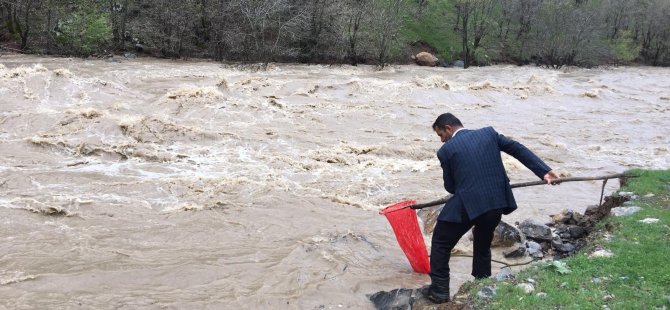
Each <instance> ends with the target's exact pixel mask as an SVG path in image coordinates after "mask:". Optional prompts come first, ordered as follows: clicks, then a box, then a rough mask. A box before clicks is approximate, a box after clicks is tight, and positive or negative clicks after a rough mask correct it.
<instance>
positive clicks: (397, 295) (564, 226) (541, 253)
mask: <svg viewBox="0 0 670 310" xmlns="http://www.w3.org/2000/svg"><path fill="white" fill-rule="evenodd" d="M631 198H637V197H636V196H635V195H634V194H633V193H629V192H620V193H618V194H617V195H612V196H607V197H605V198H604V201H603V203H602V204H600V205H593V206H589V207H588V208H587V209H586V211H585V213H584V214H581V213H579V212H575V211H574V210H570V209H565V210H563V211H561V212H560V213H558V214H555V215H552V216H551V220H550V221H549V222H548V223H540V222H538V221H534V220H525V221H523V222H521V223H516V226H512V225H510V224H507V223H505V222H501V223H500V225H499V226H498V228H497V229H496V231H495V232H494V240H493V242H492V246H493V247H508V248H509V249H510V250H508V251H504V252H503V253H504V255H505V257H506V258H510V259H512V258H517V259H519V258H526V259H527V263H532V262H540V261H543V260H544V261H548V262H551V264H554V265H555V266H556V268H563V266H562V265H561V263H560V261H559V260H560V259H562V258H565V257H570V256H572V255H574V254H576V253H577V252H578V251H579V250H581V249H583V248H584V247H586V246H587V245H589V243H590V241H592V240H594V238H595V237H596V236H598V230H597V228H596V227H597V226H596V224H597V223H599V222H600V221H602V220H603V219H604V218H606V217H607V216H620V215H627V214H631V213H634V212H636V211H637V210H639V208H637V207H627V206H624V204H625V203H626V202H627V201H629V200H631ZM437 214H439V209H436V210H430V211H424V212H420V213H419V217H420V218H421V219H422V220H423V221H424V233H432V229H431V228H430V227H432V225H434V221H435V217H436V215H437ZM455 255H456V256H457V255H459V254H458V253H456V254H455ZM593 255H596V256H597V255H605V256H606V255H608V252H607V251H606V250H600V251H596V252H594V253H593ZM525 264H526V263H520V264H513V263H510V264H509V266H517V265H525ZM494 278H495V280H496V281H506V282H509V283H510V284H513V285H516V286H518V287H519V288H521V289H523V290H524V291H529V292H531V293H532V291H533V290H534V287H533V283H532V282H533V281H532V279H529V280H530V281H517V279H516V278H515V274H514V272H513V271H512V269H511V268H509V267H505V268H503V269H502V270H501V271H500V272H499V273H498V274H497V275H495V277H494ZM528 282H530V283H528ZM469 287H470V286H469V285H468V283H466V285H464V286H463V287H461V289H460V290H459V291H458V292H457V293H456V294H455V295H454V296H453V297H452V301H451V302H447V303H444V304H435V303H433V302H431V301H430V300H428V299H427V298H426V297H425V296H424V294H423V293H422V289H423V288H416V289H407V288H400V289H395V290H391V291H388V292H387V291H380V292H377V293H374V294H371V295H369V298H370V301H371V302H372V303H373V304H374V305H375V308H376V309H412V310H453V309H471V306H472V305H471V302H470V301H471V300H472V297H471V296H469V295H468V293H467V292H468V291H469ZM495 290H496V289H495V288H494V287H488V286H487V287H484V288H482V289H481V290H479V291H478V292H477V295H478V297H479V298H490V297H491V296H492V295H494V294H495Z"/></svg>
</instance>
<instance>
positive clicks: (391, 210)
mask: <svg viewBox="0 0 670 310" xmlns="http://www.w3.org/2000/svg"><path fill="white" fill-rule="evenodd" d="M413 204H416V201H415V200H407V201H403V202H400V203H396V204H394V205H392V206H388V207H386V208H384V209H382V210H381V211H379V214H383V215H385V216H386V218H387V219H388V221H389V223H391V227H392V228H393V233H395V238H396V240H398V244H400V248H401V249H402V251H403V252H405V256H407V260H409V264H410V265H412V269H414V272H418V273H430V262H429V260H428V251H426V244H425V243H424V242H423V235H422V234H421V229H419V222H418V221H417V219H416V211H414V210H413V209H410V208H407V207H408V206H411V205H413Z"/></svg>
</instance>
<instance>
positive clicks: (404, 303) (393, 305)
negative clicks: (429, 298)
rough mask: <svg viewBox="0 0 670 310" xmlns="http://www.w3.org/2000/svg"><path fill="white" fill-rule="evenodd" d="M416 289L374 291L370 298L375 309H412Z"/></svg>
mask: <svg viewBox="0 0 670 310" xmlns="http://www.w3.org/2000/svg"><path fill="white" fill-rule="evenodd" d="M413 293H414V290H410V289H406V288H399V289H395V290H391V291H388V292H386V291H380V292H377V293H374V294H372V295H370V296H368V298H370V301H372V303H373V304H374V305H375V309H397V310H404V309H407V310H410V309H412V304H413V303H414V300H415V297H414V296H413V295H415V294H413Z"/></svg>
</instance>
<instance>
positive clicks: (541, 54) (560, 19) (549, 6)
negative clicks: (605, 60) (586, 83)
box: [532, 0, 607, 68]
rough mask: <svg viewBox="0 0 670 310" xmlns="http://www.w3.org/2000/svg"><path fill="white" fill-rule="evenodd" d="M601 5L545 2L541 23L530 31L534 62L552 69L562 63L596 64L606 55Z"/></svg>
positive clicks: (559, 0) (567, 1)
mask: <svg viewBox="0 0 670 310" xmlns="http://www.w3.org/2000/svg"><path fill="white" fill-rule="evenodd" d="M600 14H601V11H600V8H599V7H597V4H595V3H583V4H581V5H579V4H575V2H574V1H573V0H554V1H547V2H544V4H543V7H542V10H541V12H540V20H542V22H541V23H538V24H537V26H536V27H535V30H534V31H533V34H532V36H533V41H534V42H533V44H534V47H533V53H534V54H535V55H536V56H537V58H536V62H537V63H539V64H544V65H547V66H549V67H553V68H560V67H562V66H564V65H584V66H591V65H593V64H595V63H596V62H597V61H598V59H599V57H602V56H604V55H606V54H607V52H606V51H605V49H606V48H607V46H606V45H604V44H603V41H602V40H599V39H598V38H599V37H600V36H602V33H603V29H604V24H603V23H601V22H600V21H602V20H603V19H602V17H601V15H600Z"/></svg>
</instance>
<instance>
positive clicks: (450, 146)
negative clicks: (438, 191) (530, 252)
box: [437, 127, 551, 223]
mask: <svg viewBox="0 0 670 310" xmlns="http://www.w3.org/2000/svg"><path fill="white" fill-rule="evenodd" d="M501 151H502V152H505V153H507V154H509V155H511V156H513V157H514V158H516V159H517V160H519V161H520V162H521V163H522V164H523V165H524V166H526V167H527V168H528V169H530V170H531V171H533V173H535V175H537V176H538V177H539V178H540V179H542V178H543V177H544V175H545V174H546V173H547V172H549V171H550V170H551V168H549V166H547V164H545V163H544V162H543V161H542V160H541V159H540V158H539V157H537V156H536V155H535V154H533V152H531V151H530V150H528V148H526V147H525V146H523V145H522V144H521V143H519V142H516V141H514V140H511V139H509V138H506V137H505V136H503V135H501V134H499V133H498V132H496V131H495V129H493V127H486V128H482V129H477V130H467V129H464V130H461V131H459V132H458V134H456V135H455V136H454V137H452V138H451V139H449V140H447V142H445V143H444V144H443V145H442V147H441V148H440V149H439V150H438V151H437V158H438V159H439V160H440V164H441V166H442V172H443V179H444V188H445V189H446V190H447V191H448V192H449V193H451V194H453V196H452V197H451V199H449V201H447V203H446V204H445V205H444V208H443V209H442V212H441V213H440V215H439V216H438V220H440V221H448V222H455V223H460V222H461V215H462V212H463V211H465V212H466V213H467V217H468V218H469V219H474V218H476V217H478V216H479V215H481V214H483V213H486V212H488V211H490V210H493V209H503V214H509V213H511V212H512V211H514V210H516V209H517V205H516V201H515V200H514V195H513V194H512V188H511V187H510V183H509V178H508V177H507V173H506V172H505V167H504V166H503V162H502V157H501V154H500V152H501Z"/></svg>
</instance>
